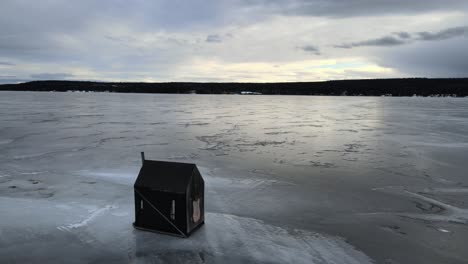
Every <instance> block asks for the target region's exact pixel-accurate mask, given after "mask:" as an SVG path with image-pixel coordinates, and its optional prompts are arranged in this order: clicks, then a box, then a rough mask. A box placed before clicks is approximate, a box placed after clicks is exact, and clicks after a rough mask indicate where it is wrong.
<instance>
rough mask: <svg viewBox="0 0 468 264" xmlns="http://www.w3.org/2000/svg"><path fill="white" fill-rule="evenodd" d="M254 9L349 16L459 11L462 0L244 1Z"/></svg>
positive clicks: (283, 12)
mask: <svg viewBox="0 0 468 264" xmlns="http://www.w3.org/2000/svg"><path fill="white" fill-rule="evenodd" d="M243 2H244V3H248V4H249V5H250V6H253V7H256V8H257V9H269V10H272V12H276V13H281V14H286V15H301V16H328V17H353V16H376V15H386V14H390V15H395V14H416V13H424V12H434V11H444V10H460V9H461V8H466V7H467V6H468V3H467V1H465V0H445V1H440V0H425V1H408V0H290V1H283V0H245V1H243Z"/></svg>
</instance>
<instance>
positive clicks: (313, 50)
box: [298, 45, 320, 55]
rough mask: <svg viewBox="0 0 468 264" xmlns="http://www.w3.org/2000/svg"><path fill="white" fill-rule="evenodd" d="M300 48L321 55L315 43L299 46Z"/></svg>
mask: <svg viewBox="0 0 468 264" xmlns="http://www.w3.org/2000/svg"><path fill="white" fill-rule="evenodd" d="M298 48H299V49H301V50H302V51H305V52H309V53H313V54H315V55H320V50H319V48H317V47H316V46H313V45H306V46H302V47H298Z"/></svg>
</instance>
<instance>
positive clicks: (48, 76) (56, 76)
mask: <svg viewBox="0 0 468 264" xmlns="http://www.w3.org/2000/svg"><path fill="white" fill-rule="evenodd" d="M73 76H74V75H73V74H69V73H39V74H31V78H32V79H35V80H63V79H68V78H72V77H73Z"/></svg>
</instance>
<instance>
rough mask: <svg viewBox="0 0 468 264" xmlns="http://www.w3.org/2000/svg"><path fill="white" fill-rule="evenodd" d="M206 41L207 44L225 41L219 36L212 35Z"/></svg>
mask: <svg viewBox="0 0 468 264" xmlns="http://www.w3.org/2000/svg"><path fill="white" fill-rule="evenodd" d="M205 41H206V42H222V41H223V39H222V38H221V36H220V35H218V34H212V35H208V36H207V37H206V40H205Z"/></svg>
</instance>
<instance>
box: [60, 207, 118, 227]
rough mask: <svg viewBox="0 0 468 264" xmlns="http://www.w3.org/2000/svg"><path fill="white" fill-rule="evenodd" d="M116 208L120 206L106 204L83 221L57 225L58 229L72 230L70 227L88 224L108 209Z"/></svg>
mask: <svg viewBox="0 0 468 264" xmlns="http://www.w3.org/2000/svg"><path fill="white" fill-rule="evenodd" d="M116 208H118V206H116V205H106V206H104V207H102V208H100V209H97V210H95V211H92V212H91V214H89V215H88V216H87V217H86V218H85V219H83V220H82V221H80V222H78V223H75V224H69V225H65V226H59V227H57V229H59V230H70V229H74V228H80V227H84V226H87V225H88V224H89V223H90V222H92V221H93V220H94V219H96V218H97V217H99V216H100V215H102V214H104V213H105V212H106V211H109V210H112V209H116Z"/></svg>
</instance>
